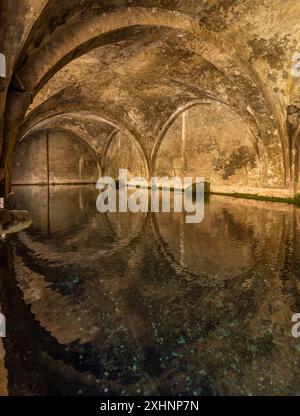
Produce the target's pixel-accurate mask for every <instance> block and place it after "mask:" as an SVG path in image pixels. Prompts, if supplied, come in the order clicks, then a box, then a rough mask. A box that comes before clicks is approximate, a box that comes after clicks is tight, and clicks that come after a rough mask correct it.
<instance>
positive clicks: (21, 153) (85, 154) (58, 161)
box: [13, 131, 100, 184]
mask: <svg viewBox="0 0 300 416" xmlns="http://www.w3.org/2000/svg"><path fill="white" fill-rule="evenodd" d="M47 137H48V138H47ZM47 140H48V151H47ZM47 155H48V156H47ZM98 166H99V164H98V160H97V156H96V154H95V152H93V150H92V149H91V148H90V147H89V146H88V145H87V144H85V143H83V142H82V141H81V140H80V139H79V138H77V137H75V136H74V135H72V134H70V133H67V132H63V131H57V132H51V133H47V132H40V133H35V134H32V135H30V136H29V137H26V138H25V139H24V140H23V141H22V142H19V143H17V145H16V152H15V155H14V168H13V183H14V184H46V183H47V182H48V178H49V183H52V184H59V183H94V182H96V181H97V179H98V177H99V174H100V171H99V168H98ZM48 169H49V170H48Z"/></svg>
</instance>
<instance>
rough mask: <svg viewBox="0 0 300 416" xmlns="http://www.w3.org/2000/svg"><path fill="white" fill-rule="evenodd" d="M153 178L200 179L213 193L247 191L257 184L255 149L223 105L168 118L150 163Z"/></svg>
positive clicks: (201, 107) (250, 137) (239, 121)
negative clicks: (153, 170)
mask: <svg viewBox="0 0 300 416" xmlns="http://www.w3.org/2000/svg"><path fill="white" fill-rule="evenodd" d="M153 163H154V165H155V172H156V174H157V175H158V176H180V177H184V176H193V177H194V178H196V176H198V177H203V178H204V180H205V181H207V182H209V183H210V185H211V190H212V191H213V192H226V191H227V192H229V191H232V192H245V193H246V192H248V191H249V190H251V188H254V189H255V188H256V189H258V188H259V187H260V184H261V177H260V175H261V162H260V156H259V154H258V147H257V146H256V142H255V139H254V137H253V134H252V132H251V130H250V129H249V128H248V126H247V124H246V123H245V122H244V121H243V120H242V119H241V117H239V116H238V115H237V114H236V113H235V112H234V111H232V110H231V109H230V108H229V107H228V106H226V105H224V104H222V103H218V102H211V103H209V104H206V105H196V106H193V107H191V108H187V109H186V110H184V111H182V112H181V113H180V114H178V115H177V118H175V119H172V123H171V124H170V125H169V127H168V130H167V131H165V132H164V136H163V137H161V140H160V143H159V144H158V149H157V151H156V160H154V162H153Z"/></svg>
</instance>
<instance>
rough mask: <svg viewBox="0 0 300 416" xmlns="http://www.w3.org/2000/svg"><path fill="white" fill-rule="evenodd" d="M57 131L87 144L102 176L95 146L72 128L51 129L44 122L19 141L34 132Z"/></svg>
mask: <svg viewBox="0 0 300 416" xmlns="http://www.w3.org/2000/svg"><path fill="white" fill-rule="evenodd" d="M46 121H47V120H46ZM56 131H63V132H66V133H71V134H72V135H73V136H75V137H76V138H77V139H78V140H79V141H81V142H82V143H84V144H86V145H87V146H88V148H89V149H90V150H91V151H92V152H93V154H94V156H95V160H96V165H97V171H98V174H99V175H100V174H101V164H100V160H99V155H98V153H97V151H96V149H95V148H94V147H93V145H92V144H91V143H90V141H89V140H88V138H87V137H84V136H82V135H80V134H79V133H78V132H77V131H76V130H75V129H74V128H72V126H59V127H57V128H51V127H49V126H47V123H43V122H42V123H41V124H40V125H37V126H36V128H34V129H31V130H30V131H29V132H28V133H27V134H25V136H23V137H22V138H21V140H19V142H23V141H24V140H25V139H26V138H28V137H30V136H31V134H32V133H34V132H35V133H39V132H45V133H52V132H56Z"/></svg>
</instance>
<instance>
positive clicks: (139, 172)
mask: <svg viewBox="0 0 300 416" xmlns="http://www.w3.org/2000/svg"><path fill="white" fill-rule="evenodd" d="M102 160H103V161H102V166H103V175H105V176H110V177H112V178H115V179H117V178H118V177H119V169H127V171H128V180H130V179H131V178H133V177H143V178H146V179H147V178H148V176H149V171H148V164H147V161H146V158H145V155H144V154H143V151H142V149H141V147H140V146H139V145H138V142H137V141H136V140H135V139H134V138H133V137H132V136H130V135H128V133H127V134H126V133H124V132H122V131H120V130H119V131H115V132H114V133H113V134H112V135H111V137H110V138H109V139H108V141H107V144H106V147H105V149H104V152H103V159H102Z"/></svg>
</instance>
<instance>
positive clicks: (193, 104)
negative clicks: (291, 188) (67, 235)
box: [151, 97, 266, 173]
mask: <svg viewBox="0 0 300 416" xmlns="http://www.w3.org/2000/svg"><path fill="white" fill-rule="evenodd" d="M214 102H218V103H220V104H224V105H226V106H227V107H228V108H230V109H231V110H233V109H232V108H231V106H230V105H229V104H228V103H226V102H225V101H224V100H222V99H220V98H218V97H212V98H205V99H196V100H192V101H189V102H188V103H186V104H184V105H182V106H180V107H179V108H178V109H177V110H176V111H175V112H174V113H173V114H172V115H171V116H170V117H169V119H168V120H167V121H166V122H165V124H164V125H163V127H162V129H161V131H160V133H159V135H158V137H157V140H156V142H155V145H154V147H153V151H152V154H151V170H152V172H153V173H155V167H156V159H157V154H158V151H159V148H160V146H161V144H162V142H163V140H164V137H165V135H166V133H167V131H168V130H169V128H170V126H171V125H172V124H173V123H174V121H175V120H176V119H177V117H179V116H180V115H181V114H182V113H184V112H185V111H186V110H188V109H190V108H193V107H196V106H199V105H211V104H213V103H214ZM233 111H235V110H233ZM238 115H239V116H240V117H241V119H243V120H244V121H245V123H248V125H249V121H248V120H245V118H244V117H243V115H241V114H240V113H238ZM249 128H250V130H251V132H252V134H253V136H251V140H252V144H253V147H254V150H255V152H256V154H257V156H258V158H259V159H260V160H261V162H262V163H266V162H265V161H264V160H263V158H264V156H265V149H264V148H265V146H264V144H263V143H259V142H258V139H259V137H260V133H259V130H258V128H257V126H256V124H255V122H254V121H253V122H252V123H251V125H249ZM260 147H261V150H260ZM263 149H264V151H262V150H263Z"/></svg>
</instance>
